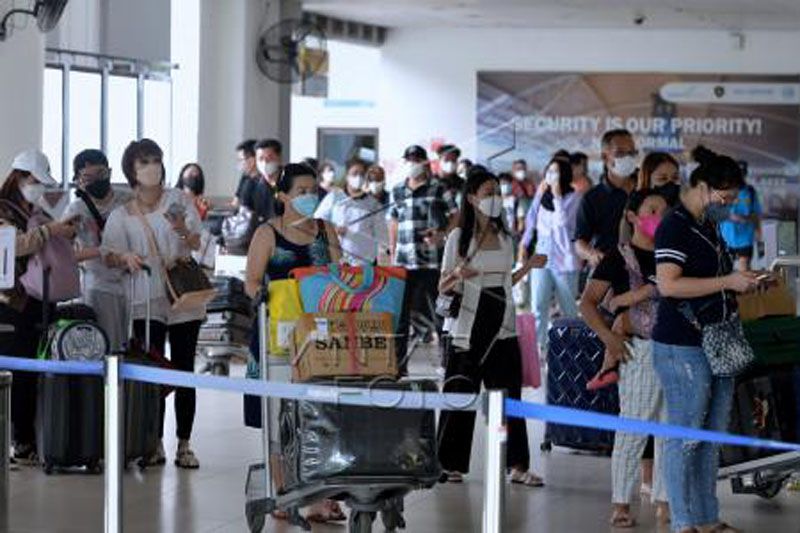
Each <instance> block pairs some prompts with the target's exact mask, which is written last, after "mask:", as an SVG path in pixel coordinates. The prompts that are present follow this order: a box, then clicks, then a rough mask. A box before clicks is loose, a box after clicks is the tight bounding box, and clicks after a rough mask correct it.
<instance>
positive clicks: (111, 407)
mask: <svg viewBox="0 0 800 533" xmlns="http://www.w3.org/2000/svg"><path fill="white" fill-rule="evenodd" d="M119 360H120V357H119V355H109V356H108V357H107V358H106V364H105V444H106V446H105V448H106V449H105V451H106V454H105V455H106V468H105V505H104V507H105V513H104V516H105V533H120V532H121V531H122V454H123V449H122V438H121V436H122V434H123V431H124V428H123V427H122V425H121V424H120V419H122V416H123V413H124V411H123V410H122V401H123V399H122V394H121V387H120V375H119V367H120V364H119Z"/></svg>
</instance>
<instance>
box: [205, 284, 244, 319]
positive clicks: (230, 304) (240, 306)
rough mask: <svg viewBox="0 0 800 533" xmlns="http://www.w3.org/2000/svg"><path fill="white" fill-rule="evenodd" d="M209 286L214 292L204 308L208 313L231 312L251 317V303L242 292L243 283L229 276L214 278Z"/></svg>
mask: <svg viewBox="0 0 800 533" xmlns="http://www.w3.org/2000/svg"><path fill="white" fill-rule="evenodd" d="M211 285H212V286H213V287H214V289H215V290H216V293H215V294H214V298H213V299H212V300H211V301H210V302H209V303H208V305H207V306H206V311H207V312H209V313H220V312H224V311H232V312H235V313H238V314H241V315H246V316H253V302H252V301H251V300H250V297H249V296H247V294H246V293H245V292H244V282H243V281H242V280H240V279H238V278H234V277H231V276H214V277H212V278H211Z"/></svg>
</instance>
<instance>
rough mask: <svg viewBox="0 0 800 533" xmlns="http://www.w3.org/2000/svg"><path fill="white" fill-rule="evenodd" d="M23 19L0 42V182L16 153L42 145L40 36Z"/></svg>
mask: <svg viewBox="0 0 800 533" xmlns="http://www.w3.org/2000/svg"><path fill="white" fill-rule="evenodd" d="M0 15H2V14H0ZM16 16H19V15H16ZM24 22H25V23H26V24H25V26H26V27H25V29H20V28H18V27H15V28H14V29H13V30H12V32H11V35H10V36H9V37H8V38H7V39H6V40H5V41H3V42H0V80H2V83H0V117H2V121H1V122H0V182H2V181H3V180H5V177H6V175H8V170H9V168H10V165H11V161H12V160H13V159H14V155H15V154H16V153H17V152H19V151H21V150H24V149H26V148H40V147H41V144H42V94H43V92H42V86H43V83H44V36H43V35H42V34H41V33H40V32H39V30H38V29H37V28H36V24H35V22H34V21H33V20H32V19H30V20H27V21H24ZM22 23H23V21H21V20H20V21H19V23H18V24H17V26H22V25H23V24H22ZM54 166H55V167H56V168H58V162H57V161H56V162H54Z"/></svg>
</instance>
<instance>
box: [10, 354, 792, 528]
mask: <svg viewBox="0 0 800 533" xmlns="http://www.w3.org/2000/svg"><path fill="white" fill-rule="evenodd" d="M422 359H423V360H421V361H419V362H418V363H417V364H416V365H415V366H413V367H412V372H413V371H426V372H427V371H429V370H430V367H429V366H428V365H426V363H425V362H424V360H428V358H422ZM234 371H235V372H238V373H241V372H242V369H241V368H236V369H234ZM540 396H541V394H540V393H531V395H530V398H528V399H540ZM168 419H170V420H171V419H172V416H171V415H170V416H169V418H168ZM478 427H479V428H480V426H478ZM195 428H196V431H195V447H196V451H197V454H198V457H199V458H200V461H201V462H202V467H201V469H200V470H198V471H195V472H186V471H179V470H178V469H176V468H175V467H174V466H171V464H168V465H167V466H166V467H164V468H157V469H151V470H148V471H146V472H143V473H141V472H138V471H131V472H129V473H127V474H126V475H125V478H124V507H125V531H126V532H132V533H138V532H142V533H145V532H147V533H151V532H181V533H183V532H206V533H210V532H245V531H247V525H246V522H245V519H244V478H245V473H246V470H247V466H248V464H250V463H253V462H256V461H257V460H258V457H259V449H260V448H259V434H258V432H256V431H255V430H250V429H245V428H244V427H242V424H241V398H240V397H238V396H236V395H233V394H228V393H221V392H220V393H217V392H208V391H204V392H201V393H200V396H199V404H198V417H197V422H196V426H195ZM529 429H530V430H531V431H530V435H531V450H532V451H534V456H535V468H536V470H537V471H539V472H541V473H542V474H544V476H545V478H546V480H547V487H545V488H543V489H524V488H518V487H512V488H510V489H509V490H508V492H507V514H508V522H507V526H508V527H507V531H510V532H522V531H526V532H527V531H530V532H536V533H572V532H597V531H606V530H609V526H608V525H607V519H608V512H609V503H608V501H609V497H610V471H609V469H610V464H609V459H607V458H602V457H594V456H587V455H577V454H572V453H570V452H568V451H566V450H555V451H554V452H553V453H551V454H548V455H542V454H541V453H540V452H539V442H540V441H541V438H542V427H541V425H540V424H538V423H535V422H529ZM171 432H172V431H171V423H170V428H168V430H167V434H171ZM166 444H167V449H168V452H169V453H170V455H171V454H172V452H173V451H174V446H175V442H174V440H172V439H169V440H168V442H167V443H166ZM481 444H482V439H481V435H480V433H479V432H478V435H477V437H476V439H475V443H474V450H475V452H476V453H474V454H473V465H472V469H473V474H472V475H471V476H469V478H468V480H467V482H466V483H465V484H464V485H439V486H437V487H436V488H435V489H433V490H431V491H426V492H416V493H413V494H412V495H410V496H409V498H408V499H407V501H406V521H407V523H408V527H407V531H410V532H415V533H416V532H425V533H427V532H452V533H464V532H472V531H480V520H481V502H482V497H481V488H482V486H481V464H482V454H481ZM170 460H171V457H170ZM720 493H721V495H722V512H723V517H724V518H725V519H726V520H728V521H729V522H731V523H733V524H735V525H737V526H739V527H742V528H743V529H744V531H747V532H770V533H783V532H798V531H800V493H791V492H786V491H784V492H783V493H782V494H780V495H779V496H778V497H776V498H775V499H774V500H769V501H767V500H762V499H760V498H758V497H755V496H740V495H732V494H730V490H729V488H728V484H727V483H721V484H720ZM102 497H103V478H102V477H99V476H90V475H83V474H59V475H53V476H45V475H44V473H42V472H41V470H38V469H35V470H32V469H24V470H21V471H18V472H12V473H11V503H10V516H9V519H8V527H7V530H8V531H12V532H14V533H23V532H48V533H57V532H58V533H60V532H63V533H78V532H81V533H83V532H94V531H102V522H103V504H102ZM652 515H653V511H652V508H651V507H649V506H647V505H645V506H643V507H642V508H641V509H640V510H639V520H640V525H639V527H638V528H637V529H636V531H656V530H657V528H656V526H655V524H654V520H653V517H652ZM382 530H383V529H382V527H380V526H379V525H376V527H375V531H382ZM266 531H295V530H294V529H292V528H289V527H287V526H286V525H285V524H281V523H277V524H276V523H275V522H268V526H267V528H266ZM296 531H299V530H296ZM314 531H320V532H344V531H346V528H345V527H344V526H342V525H334V526H315V527H314Z"/></svg>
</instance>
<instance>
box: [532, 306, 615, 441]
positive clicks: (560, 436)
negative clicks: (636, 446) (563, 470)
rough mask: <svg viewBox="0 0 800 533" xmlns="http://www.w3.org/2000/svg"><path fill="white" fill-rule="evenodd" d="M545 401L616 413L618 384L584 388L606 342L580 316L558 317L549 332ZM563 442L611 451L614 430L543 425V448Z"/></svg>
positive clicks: (594, 369) (592, 373) (603, 351)
mask: <svg viewBox="0 0 800 533" xmlns="http://www.w3.org/2000/svg"><path fill="white" fill-rule="evenodd" d="M548 340H549V348H548V351H547V403H548V404H550V405H559V406H562V407H572V408H575V409H582V410H586V411H596V412H598V413H604V414H611V415H617V414H619V395H618V393H617V387H616V386H611V387H605V388H603V389H600V390H598V391H594V392H593V391H587V390H586V383H588V382H589V380H591V379H592V378H593V377H594V376H595V374H597V372H598V371H599V370H600V368H601V366H602V364H603V354H604V353H605V346H604V345H603V343H602V342H601V341H600V339H599V338H598V337H597V335H596V334H595V333H594V332H593V331H592V330H591V329H589V327H588V326H586V324H584V322H583V321H582V320H577V319H557V320H555V321H554V322H553V325H552V327H551V328H550V331H549V333H548ZM552 446H564V447H567V448H573V449H576V450H584V451H591V452H597V453H604V454H610V453H611V451H612V449H613V447H614V432H613V431H605V430H599V429H588V428H581V427H576V426H565V425H561V424H550V423H548V424H547V425H546V426H545V436H544V442H543V443H542V450H545V451H547V450H550V449H551V448H552Z"/></svg>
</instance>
